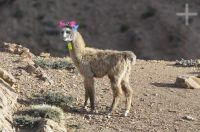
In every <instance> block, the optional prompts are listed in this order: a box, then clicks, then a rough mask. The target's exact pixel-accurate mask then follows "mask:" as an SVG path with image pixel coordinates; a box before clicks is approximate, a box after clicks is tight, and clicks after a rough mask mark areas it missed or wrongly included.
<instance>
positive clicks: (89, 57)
mask: <svg viewBox="0 0 200 132" xmlns="http://www.w3.org/2000/svg"><path fill="white" fill-rule="evenodd" d="M84 60H85V61H88V63H89V65H90V66H91V70H92V72H93V73H94V76H95V77H103V76H105V75H106V74H108V72H110V71H112V70H114V69H118V67H121V66H122V65H123V64H130V62H131V63H132V64H134V63H135V61H136V56H135V54H134V53H133V52H131V51H114V50H99V49H93V48H86V52H85V55H84Z"/></svg>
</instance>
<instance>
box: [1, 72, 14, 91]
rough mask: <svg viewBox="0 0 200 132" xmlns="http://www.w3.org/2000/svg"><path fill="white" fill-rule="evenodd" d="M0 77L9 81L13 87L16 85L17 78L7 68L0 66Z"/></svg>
mask: <svg viewBox="0 0 200 132" xmlns="http://www.w3.org/2000/svg"><path fill="white" fill-rule="evenodd" d="M0 78H1V79H3V80H4V81H5V82H6V83H8V84H9V85H10V86H11V87H13V86H14V85H15V86H16V79H15V78H14V77H13V76H12V75H11V74H10V73H8V72H7V71H6V70H4V69H2V68H0Z"/></svg>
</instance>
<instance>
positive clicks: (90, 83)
mask: <svg viewBox="0 0 200 132" xmlns="http://www.w3.org/2000/svg"><path fill="white" fill-rule="evenodd" d="M84 87H85V102H84V108H86V106H87V102H88V99H90V108H91V112H93V111H94V109H95V106H94V101H95V89H94V78H92V77H91V78H85V79H84Z"/></svg>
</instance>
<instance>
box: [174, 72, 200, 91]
mask: <svg viewBox="0 0 200 132" xmlns="http://www.w3.org/2000/svg"><path fill="white" fill-rule="evenodd" d="M175 85H176V86H177V87H181V88H189V89H200V78H199V77H198V76H189V75H183V76H178V77H177V78H176V82H175Z"/></svg>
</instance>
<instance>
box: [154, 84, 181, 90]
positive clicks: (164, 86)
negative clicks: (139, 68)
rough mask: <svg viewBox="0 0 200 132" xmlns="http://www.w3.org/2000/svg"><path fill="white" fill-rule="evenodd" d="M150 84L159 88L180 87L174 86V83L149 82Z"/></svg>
mask: <svg viewBox="0 0 200 132" xmlns="http://www.w3.org/2000/svg"><path fill="white" fill-rule="evenodd" d="M151 85H154V86H156V87H159V88H177V89H182V88H181V87H178V86H176V85H175V84H174V83H151Z"/></svg>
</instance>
